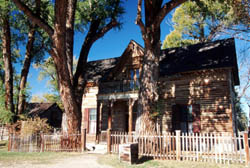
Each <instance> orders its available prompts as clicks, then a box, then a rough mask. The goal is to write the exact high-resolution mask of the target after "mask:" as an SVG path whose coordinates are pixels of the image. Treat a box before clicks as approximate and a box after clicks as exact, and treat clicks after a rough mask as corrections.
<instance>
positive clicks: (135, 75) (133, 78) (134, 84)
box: [129, 69, 139, 90]
mask: <svg viewBox="0 0 250 168" xmlns="http://www.w3.org/2000/svg"><path fill="white" fill-rule="evenodd" d="M129 72H130V76H129V79H130V89H132V90H138V89H139V69H130V71H129Z"/></svg>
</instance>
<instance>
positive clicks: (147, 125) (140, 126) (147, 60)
mask: <svg viewBox="0 0 250 168" xmlns="http://www.w3.org/2000/svg"><path fill="white" fill-rule="evenodd" d="M158 67H159V59H158V56H157V55H156V54H155V53H154V51H153V50H146V51H145V56H144V58H143V65H142V70H141V75H140V90H139V99H138V111H137V121H136V132H137V133H139V134H154V133H156V127H155V126H156V125H155V118H153V117H152V113H153V112H154V110H155V107H156V104H157V101H158V98H159V95H158V85H157V82H158V76H159V70H158Z"/></svg>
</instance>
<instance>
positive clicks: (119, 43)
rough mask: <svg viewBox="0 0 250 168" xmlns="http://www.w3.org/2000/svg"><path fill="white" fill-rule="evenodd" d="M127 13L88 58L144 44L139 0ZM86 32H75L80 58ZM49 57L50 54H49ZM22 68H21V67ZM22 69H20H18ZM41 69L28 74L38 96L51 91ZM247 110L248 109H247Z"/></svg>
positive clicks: (132, 0) (165, 30)
mask: <svg viewBox="0 0 250 168" xmlns="http://www.w3.org/2000/svg"><path fill="white" fill-rule="evenodd" d="M124 8H125V14H124V15H123V18H122V22H123V25H122V28H121V29H120V30H111V31H109V32H108V33H106V34H105V36H104V37H103V38H101V39H99V40H98V41H96V42H95V43H94V45H93V46H92V48H91V50H90V53H89V57H88V60H89V61H93V60H98V59H105V58H112V57H119V56H121V55H122V53H123V51H124V50H125V49H126V47H127V45H128V44H129V42H130V40H135V41H136V42H137V43H139V44H140V45H142V46H144V44H143V40H142V36H141V32H140V29H139V27H138V26H137V25H135V19H136V14H137V0H127V1H125V3H124ZM173 12H174V11H172V12H171V13H170V14H168V15H167V17H166V18H165V19H164V21H163V22H162V24H161V41H162V42H163V41H164V39H165V36H166V35H167V34H169V33H170V31H171V30H173V28H172V26H171V25H170V24H169V23H171V18H172V14H173ZM84 37H85V36H84V34H81V33H77V32H76V33H75V38H74V56H75V57H76V58H78V56H79V53H80V49H81V46H82V43H83V40H84ZM243 45H244V42H242V41H240V40H236V50H237V54H238V55H239V52H240V49H241V48H242V46H243ZM47 57H48V55H47ZM20 69H21V68H20ZM17 71H20V70H17ZM38 74H39V70H38V69H34V68H33V67H31V70H30V74H29V76H28V83H29V86H30V93H31V94H32V95H36V96H40V97H41V96H42V95H43V94H45V93H49V92H50V89H49V87H48V85H47V81H46V80H42V81H39V80H38ZM246 111H248V110H247V109H246Z"/></svg>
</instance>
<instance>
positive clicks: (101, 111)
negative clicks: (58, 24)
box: [82, 39, 239, 139]
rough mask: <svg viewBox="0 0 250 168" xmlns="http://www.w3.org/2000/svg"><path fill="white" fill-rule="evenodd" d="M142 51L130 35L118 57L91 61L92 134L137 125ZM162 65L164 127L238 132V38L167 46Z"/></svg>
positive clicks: (86, 115)
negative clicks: (236, 39) (236, 119)
mask: <svg viewBox="0 0 250 168" xmlns="http://www.w3.org/2000/svg"><path fill="white" fill-rule="evenodd" d="M143 54H144V49H143V47H141V46H140V45H139V44H137V43H136V42H135V41H131V42H130V43H129V44H128V46H127V48H126V49H125V51H124V52H123V54H122V55H121V56H120V57H118V58H111V59H105V60H97V61H90V62H88V65H87V66H88V68H87V73H85V77H86V79H87V81H88V83H87V87H86V89H85V94H84V95H83V103H82V109H83V111H82V113H83V115H82V116H83V119H82V121H83V122H82V126H83V127H84V128H87V133H88V135H89V136H90V135H92V136H93V139H95V138H97V139H98V138H100V137H101V135H102V134H103V135H104V133H105V131H106V130H107V129H108V128H111V129H112V130H114V131H125V132H132V131H134V130H135V121H136V112H137V101H138V91H139V87H140V81H139V74H140V70H141V67H142V66H141V65H142V56H143ZM159 68H160V79H159V81H158V85H159V94H160V99H159V109H160V113H159V116H158V119H157V128H158V129H159V131H175V130H181V131H182V132H201V133H202V132H231V133H233V132H235V122H236V121H235V113H234V103H233V102H234V98H235V93H234V86H235V85H239V76H238V67H237V59H236V51H235V42H234V39H226V40H219V41H215V42H209V43H202V44H195V45H190V46H187V47H180V48H171V49H166V50H162V53H161V55H160V66H159Z"/></svg>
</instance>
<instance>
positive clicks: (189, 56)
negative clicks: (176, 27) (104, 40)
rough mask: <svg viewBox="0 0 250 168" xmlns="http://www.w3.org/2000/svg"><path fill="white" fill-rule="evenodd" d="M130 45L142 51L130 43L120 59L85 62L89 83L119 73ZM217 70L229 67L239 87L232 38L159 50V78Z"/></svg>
mask: <svg viewBox="0 0 250 168" xmlns="http://www.w3.org/2000/svg"><path fill="white" fill-rule="evenodd" d="M131 44H132V46H133V45H136V46H138V47H140V48H141V50H142V51H143V48H142V47H141V46H140V45H139V44H138V43H136V42H135V41H133V40H131V41H130V43H129V45H128V47H127V48H126V49H125V50H124V52H123V54H122V56H121V57H117V58H110V59H105V60H97V61H90V62H88V63H87V68H86V73H85V79H87V80H88V81H89V82H98V81H99V80H103V79H106V77H107V75H110V72H111V71H114V72H118V70H119V67H120V66H123V64H124V62H123V60H126V58H127V56H128V54H130V52H131V50H130V48H131ZM131 54H132V53H131ZM216 68H232V70H233V77H234V83H235V85H239V75H238V65H237V59H236V50H235V42H234V39H232V38H231V39H225V40H218V41H214V42H207V43H199V44H194V45H190V46H187V47H178V48H170V49H165V50H162V54H161V57H160V76H170V75H174V74H177V73H182V72H192V71H196V70H206V69H216Z"/></svg>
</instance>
